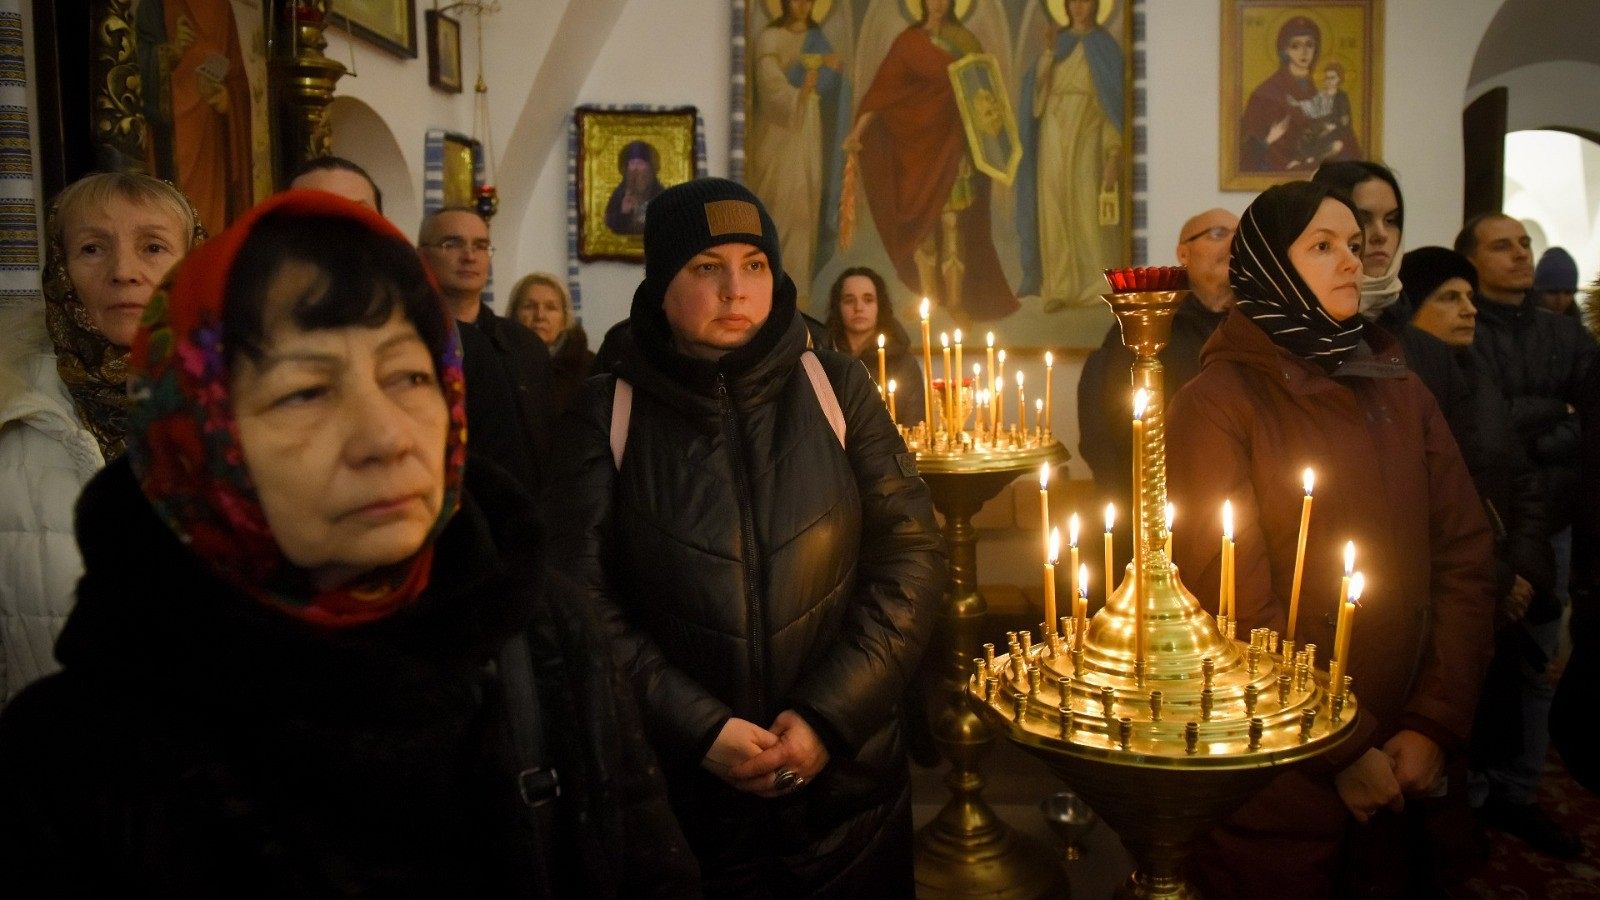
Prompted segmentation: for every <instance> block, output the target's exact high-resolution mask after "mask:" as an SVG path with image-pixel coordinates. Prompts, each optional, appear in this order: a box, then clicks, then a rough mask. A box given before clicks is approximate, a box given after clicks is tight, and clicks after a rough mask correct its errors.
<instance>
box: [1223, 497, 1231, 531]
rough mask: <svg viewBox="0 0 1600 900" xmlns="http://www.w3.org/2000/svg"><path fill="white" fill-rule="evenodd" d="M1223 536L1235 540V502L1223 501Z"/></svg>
mask: <svg viewBox="0 0 1600 900" xmlns="http://www.w3.org/2000/svg"><path fill="white" fill-rule="evenodd" d="M1222 536H1223V537H1225V538H1227V539H1228V540H1230V541H1231V540H1233V501H1232V500H1224V501H1222Z"/></svg>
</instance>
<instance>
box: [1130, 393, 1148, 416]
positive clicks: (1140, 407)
mask: <svg viewBox="0 0 1600 900" xmlns="http://www.w3.org/2000/svg"><path fill="white" fill-rule="evenodd" d="M1149 406H1150V392H1149V391H1147V390H1145V389H1144V388H1139V389H1138V390H1137V391H1134V392H1133V417H1134V418H1135V419H1143V418H1144V411H1145V410H1146V409H1147V408H1149Z"/></svg>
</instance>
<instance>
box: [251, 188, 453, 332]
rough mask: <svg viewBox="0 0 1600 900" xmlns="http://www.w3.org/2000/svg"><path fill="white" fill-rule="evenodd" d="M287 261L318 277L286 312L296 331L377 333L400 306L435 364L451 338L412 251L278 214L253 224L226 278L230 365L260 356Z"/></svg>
mask: <svg viewBox="0 0 1600 900" xmlns="http://www.w3.org/2000/svg"><path fill="white" fill-rule="evenodd" d="M291 260H295V261H299V262H305V263H309V264H311V265H313V266H315V267H317V269H318V270H320V271H321V272H322V275H323V278H321V279H319V280H318V282H317V283H316V285H314V286H313V287H312V289H311V290H309V291H308V292H307V293H306V294H305V295H304V296H301V297H299V298H297V299H296V300H295V301H294V305H293V307H292V308H291V309H290V312H289V315H290V317H291V318H292V319H293V321H294V323H295V324H296V325H297V326H299V327H300V328H303V329H305V330H307V331H318V330H323V329H333V328H345V327H348V326H351V325H361V326H365V327H368V328H376V327H378V326H380V325H382V324H383V323H384V322H387V321H388V320H389V317H390V316H391V315H393V314H394V311H395V309H396V308H398V309H399V310H400V311H401V314H402V315H404V316H405V318H406V320H407V321H408V322H410V323H411V324H412V325H413V326H414V327H415V328H416V329H417V334H419V335H420V336H421V337H422V342H423V343H424V344H426V345H427V347H428V350H429V351H430V352H431V353H432V354H433V356H434V358H435V359H438V358H439V357H440V356H441V355H443V353H444V348H445V344H446V342H447V340H448V339H449V325H448V321H447V319H446V316H445V313H444V304H443V301H442V300H441V299H440V298H439V295H438V293H437V292H435V290H434V288H433V282H432V281H431V280H430V279H429V277H428V273H427V271H426V269H424V268H423V265H422V260H421V258H420V257H418V256H417V251H416V248H414V247H412V246H411V245H410V244H408V243H406V242H405V241H403V240H400V239H399V238H394V237H389V236H386V235H382V234H378V233H376V232H373V231H371V230H370V229H368V228H367V227H366V226H364V225H362V224H360V223H358V222H356V221H354V220H351V219H346V218H341V217H337V216H320V215H296V214H290V213H279V214H276V215H269V216H267V217H265V218H263V219H262V220H261V221H260V222H259V223H258V224H257V225H256V227H255V229H254V230H253V231H251V233H250V236H249V237H247V238H245V242H244V245H243V246H242V247H240V248H239V255H238V257H237V258H236V259H235V260H234V263H233V268H232V270H231V271H230V272H229V273H228V288H227V291H228V296H227V302H226V303H225V304H223V313H222V338H223V346H224V347H226V348H227V353H228V361H229V363H230V364H231V363H232V362H233V361H234V360H235V359H237V358H238V357H239V356H240V355H243V356H245V357H247V358H249V359H252V360H259V359H260V358H261V355H262V353H263V352H264V351H265V349H266V348H265V346H264V341H265V330H266V324H265V317H266V306H267V293H268V289H269V288H270V286H271V285H272V282H273V280H274V279H275V278H277V277H278V274H279V272H280V270H281V269H282V268H283V264H284V263H286V262H289V261H291Z"/></svg>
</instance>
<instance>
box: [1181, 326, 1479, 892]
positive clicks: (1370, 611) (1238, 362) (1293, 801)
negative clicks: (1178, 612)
mask: <svg viewBox="0 0 1600 900" xmlns="http://www.w3.org/2000/svg"><path fill="white" fill-rule="evenodd" d="M1365 340H1366V342H1367V344H1368V346H1369V347H1370V355H1369V356H1365V357H1361V356H1358V357H1353V358H1351V359H1350V360H1348V361H1346V362H1345V363H1344V365H1343V366H1342V367H1341V369H1340V372H1339V374H1338V376H1337V377H1329V376H1328V375H1326V374H1324V372H1323V370H1322V369H1321V368H1320V367H1319V366H1317V365H1315V364H1313V363H1309V362H1307V361H1306V360H1304V359H1301V358H1299V357H1297V356H1294V355H1292V354H1290V353H1289V352H1288V351H1286V350H1283V349H1281V348H1279V347H1278V346H1277V345H1275V344H1274V343H1273V342H1272V341H1271V340H1270V339H1269V338H1268V337H1267V335H1266V333H1265V332H1263V331H1262V330H1261V329H1260V328H1259V327H1258V326H1257V325H1256V324H1255V323H1254V322H1252V321H1251V320H1250V319H1249V318H1247V317H1245V316H1244V315H1242V314H1240V313H1238V312H1234V313H1232V314H1230V315H1229V316H1228V318H1227V319H1226V320H1225V321H1224V322H1223V323H1222V326H1221V327H1220V328H1218V329H1217V332H1216V334H1215V335H1213V336H1212V338H1211V340H1210V341H1209V342H1207V344H1206V347H1205V349H1204V351H1202V353H1201V363H1202V366H1203V368H1202V370H1201V373H1200V374H1199V375H1198V376H1196V377H1195V379H1194V380H1193V381H1191V382H1189V384H1188V385H1187V386H1185V387H1184V388H1183V389H1182V390H1181V391H1179V392H1178V395H1177V397H1176V398H1174V400H1173V402H1172V405H1171V409H1170V412H1169V415H1168V420H1167V452H1168V459H1169V485H1170V486H1171V493H1172V497H1173V502H1174V503H1175V504H1176V505H1177V508H1178V509H1179V510H1184V509H1189V510H1194V511H1195V512H1194V513H1193V514H1192V515H1194V516H1195V517H1196V518H1200V517H1209V516H1212V515H1215V514H1216V513H1215V512H1214V511H1216V510H1220V508H1221V506H1222V502H1223V500H1224V499H1231V500H1232V501H1233V505H1234V515H1235V522H1236V524H1237V529H1238V530H1237V535H1238V551H1237V552H1238V556H1237V559H1236V566H1237V577H1238V582H1237V584H1238V587H1237V603H1238V611H1239V629H1240V633H1248V631H1249V629H1251V628H1256V627H1261V626H1268V627H1271V628H1274V629H1277V630H1279V631H1280V632H1282V631H1283V630H1284V627H1285V624H1286V621H1287V611H1288V605H1289V595H1290V584H1291V582H1292V580H1293V574H1294V560H1295V548H1296V543H1297V538H1298V533H1299V526H1300V508H1301V498H1302V496H1303V494H1302V492H1301V489H1300V471H1301V469H1303V468H1305V467H1306V466H1311V467H1312V468H1314V469H1315V470H1316V473H1317V482H1316V494H1315V503H1314V508H1313V511H1312V515H1311V528H1310V534H1309V537H1308V540H1307V544H1306V546H1307V550H1306V558H1305V577H1304V582H1303V587H1302V591H1301V598H1300V614H1299V626H1298V630H1297V634H1296V641H1297V643H1299V644H1300V645H1304V644H1305V643H1307V642H1310V643H1315V644H1316V645H1317V646H1318V647H1320V648H1324V649H1323V650H1322V652H1320V653H1319V654H1318V659H1319V661H1325V660H1327V658H1328V650H1330V649H1331V648H1332V646H1333V637H1334V613H1335V611H1336V610H1335V608H1336V606H1337V601H1338V588H1339V579H1340V573H1341V568H1342V560H1341V552H1340V551H1341V549H1342V547H1343V545H1344V542H1345V541H1346V540H1354V541H1355V543H1356V546H1357V549H1358V553H1359V555H1358V558H1357V567H1358V568H1360V569H1361V570H1362V571H1363V572H1364V573H1365V574H1366V576H1367V584H1368V589H1367V595H1366V597H1365V598H1364V600H1363V605H1362V607H1361V610H1360V612H1359V613H1358V614H1357V615H1356V617H1355V624H1354V629H1355V630H1354V632H1353V636H1352V638H1351V660H1350V669H1349V671H1350V673H1351V675H1353V676H1354V679H1355V681H1354V685H1355V693H1356V696H1357V697H1358V698H1359V700H1360V709H1361V712H1360V714H1359V716H1358V718H1357V720H1356V731H1355V734H1354V735H1353V736H1352V738H1351V739H1350V740H1349V741H1347V742H1346V743H1344V744H1343V745H1341V746H1340V747H1339V748H1337V749H1336V750H1334V751H1333V752H1331V753H1330V754H1328V755H1327V756H1325V757H1323V758H1321V759H1319V760H1318V764H1317V765H1315V766H1312V767H1310V768H1309V769H1302V770H1299V771H1297V772H1292V773H1289V774H1286V775H1283V776H1280V777H1279V778H1278V779H1277V780H1275V781H1274V782H1272V784H1271V785H1269V786H1268V788H1267V789H1266V790H1264V791H1263V792H1262V793H1261V794H1258V795H1257V796H1256V797H1255V798H1254V799H1252V800H1251V801H1249V802H1248V803H1246V804H1245V806H1244V807H1242V808H1241V809H1240V810H1239V811H1238V812H1237V813H1235V814H1234V815H1233V816H1232V817H1231V818H1230V819H1229V820H1228V823H1227V824H1226V825H1224V826H1223V827H1221V828H1219V829H1218V830H1217V831H1216V832H1215V834H1214V836H1213V842H1214V843H1215V844H1216V846H1215V847H1213V848H1211V849H1210V850H1207V851H1204V852H1202V853H1200V854H1199V856H1201V857H1205V858H1207V859H1209V860H1211V861H1212V862H1213V863H1214V864H1215V865H1216V866H1219V867H1221V868H1222V869H1223V870H1224V871H1226V872H1227V873H1228V875H1226V876H1224V877H1225V878H1231V879H1244V880H1243V881H1240V882H1239V889H1240V890H1241V892H1242V893H1243V894H1245V895H1256V896H1263V895H1264V894H1263V893H1260V892H1261V891H1269V890H1270V891H1278V890H1281V887H1282V885H1284V884H1295V885H1296V888H1297V890H1304V891H1306V892H1307V895H1308V896H1321V895H1324V894H1323V891H1324V890H1325V886H1326V885H1329V884H1331V883H1332V881H1333V871H1332V867H1333V865H1334V856H1335V853H1336V851H1337V848H1338V845H1339V843H1340V840H1341V838H1342V836H1343V835H1344V830H1345V827H1346V823H1347V822H1349V821H1352V820H1351V819H1350V818H1349V814H1348V813H1347V811H1346V810H1345V807H1344V805H1343V803H1341V802H1340V800H1339V798H1338V795H1337V793H1336V792H1335V790H1334V788H1333V784H1332V775H1333V774H1334V773H1335V772H1337V771H1338V770H1340V769H1342V768H1343V767H1344V766H1346V765H1348V764H1349V763H1350V762H1352V761H1353V760H1354V759H1355V758H1356V757H1357V756H1359V755H1360V754H1361V753H1363V752H1365V751H1366V750H1367V749H1369V748H1371V747H1375V746H1381V745H1382V743H1383V742H1384V741H1385V740H1387V739H1388V738H1389V737H1390V736H1391V735H1393V734H1394V733H1396V732H1397V731H1400V730H1402V729H1410V730H1414V731H1417V732H1420V733H1422V734H1423V735H1425V736H1427V737H1429V738H1431V739H1432V740H1434V741H1435V742H1436V743H1438V744H1439V745H1440V746H1441V747H1443V748H1444V749H1445V751H1446V752H1447V753H1448V752H1451V751H1460V750H1462V749H1464V747H1465V744H1466V740H1467V734H1468V732H1469V730H1470V728H1471V726H1472V721H1473V710H1474V706H1475V705H1476V700H1477V696H1478V686H1479V682H1480V679H1481V678H1482V676H1483V670H1484V667H1485V665H1486V664H1487V663H1488V661H1489V657H1490V655H1491V652H1492V648H1493V638H1492V625H1491V622H1492V617H1493V612H1494V599H1493V596H1492V570H1491V566H1492V561H1493V544H1492V538H1491V536H1490V532H1489V526H1488V523H1487V522H1486V521H1485V518H1484V513H1483V507H1482V505H1481V504H1480V503H1479V502H1478V495H1477V491H1476V490H1475V489H1474V488H1473V486H1472V481H1471V478H1470V477H1469V475H1468V473H1467V468H1466V465H1465V464H1464V463H1463V462H1462V458H1461V453H1460V451H1459V450H1458V449H1457V447H1456V443H1455V440H1454V438H1452V437H1451V435H1450V432H1449V429H1448V428H1447V427H1446V425H1445V422H1444V419H1443V417H1442V416H1441V415H1440V413H1439V408H1438V405H1437V404H1436V403H1435V402H1434V400H1433V397H1432V396H1431V395H1430V394H1429V393H1428V391H1427V389H1426V388H1424V387H1423V385H1422V383H1421V382H1420V381H1418V380H1417V377H1416V376H1415V375H1414V374H1412V373H1411V372H1409V371H1407V370H1406V369H1405V367H1404V365H1403V364H1402V362H1401V358H1400V355H1399V352H1398V345H1397V343H1396V341H1395V340H1394V339H1393V338H1392V337H1391V336H1389V335H1388V333H1387V332H1384V331H1383V330H1382V329H1380V328H1375V327H1372V326H1368V328H1367V331H1366V335H1365ZM1174 541H1175V546H1174V552H1175V554H1176V558H1177V562H1178V564H1179V566H1180V568H1181V569H1182V571H1183V577H1184V583H1185V584H1186V585H1187V586H1188V587H1189V588H1190V589H1191V590H1192V591H1194V593H1195V594H1196V595H1197V596H1198V597H1200V598H1201V600H1202V602H1203V603H1205V604H1206V605H1207V606H1209V607H1212V608H1214V607H1215V598H1216V594H1217V584H1218V577H1219V570H1218V566H1219V560H1220V551H1219V547H1218V542H1217V539H1216V532H1215V531H1212V530H1210V529H1205V528H1193V529H1179V530H1178V531H1177V532H1176V535H1175V538H1174ZM1247 882H1248V884H1247ZM1249 885H1254V886H1255V887H1254V889H1247V888H1249ZM1319 885H1321V886H1324V887H1320V888H1319V887H1318V886H1319Z"/></svg>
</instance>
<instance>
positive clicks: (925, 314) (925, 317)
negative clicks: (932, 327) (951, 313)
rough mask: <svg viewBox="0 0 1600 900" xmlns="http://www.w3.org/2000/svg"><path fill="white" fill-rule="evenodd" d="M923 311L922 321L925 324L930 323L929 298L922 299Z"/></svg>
mask: <svg viewBox="0 0 1600 900" xmlns="http://www.w3.org/2000/svg"><path fill="white" fill-rule="evenodd" d="M921 311H922V321H924V322H926V321H928V298H927V297H923V298H922V307H921Z"/></svg>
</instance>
